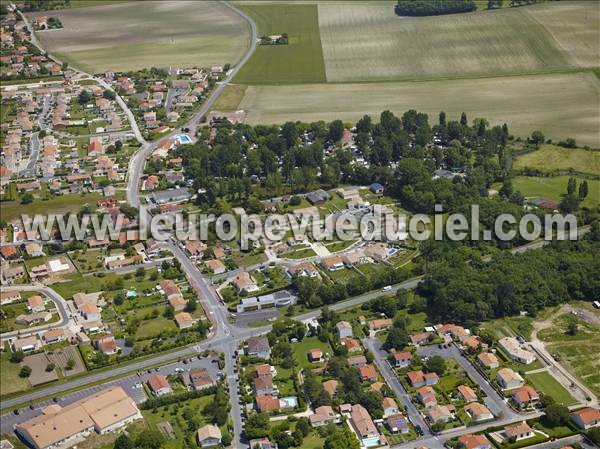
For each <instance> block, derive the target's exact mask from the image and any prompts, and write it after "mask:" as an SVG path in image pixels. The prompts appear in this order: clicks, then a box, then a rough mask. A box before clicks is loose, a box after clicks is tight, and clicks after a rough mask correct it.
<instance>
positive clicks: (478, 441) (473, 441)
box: [458, 434, 491, 449]
mask: <svg viewBox="0 0 600 449" xmlns="http://www.w3.org/2000/svg"><path fill="white" fill-rule="evenodd" d="M458 442H459V443H460V444H462V445H463V446H464V447H465V448H466V449H473V448H475V447H478V446H486V445H487V446H491V444H490V441H489V440H488V439H487V438H486V437H485V436H483V435H473V434H467V435H461V436H460V437H458Z"/></svg>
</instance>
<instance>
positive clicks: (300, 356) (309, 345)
mask: <svg viewBox="0 0 600 449" xmlns="http://www.w3.org/2000/svg"><path fill="white" fill-rule="evenodd" d="M292 348H293V350H294V356H295V357H296V361H297V362H298V364H299V365H300V366H301V367H303V368H310V367H314V366H315V364H314V363H311V362H309V361H308V356H307V353H308V351H310V350H311V349H320V350H321V351H323V354H325V353H329V355H333V350H332V349H331V346H329V343H326V342H322V341H321V340H319V339H318V338H317V337H309V338H305V339H303V340H302V341H301V342H298V343H294V344H293V345H292Z"/></svg>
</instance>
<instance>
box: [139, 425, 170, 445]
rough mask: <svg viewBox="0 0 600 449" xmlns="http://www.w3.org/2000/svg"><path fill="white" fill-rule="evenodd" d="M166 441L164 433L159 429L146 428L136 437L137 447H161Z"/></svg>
mask: <svg viewBox="0 0 600 449" xmlns="http://www.w3.org/2000/svg"><path fill="white" fill-rule="evenodd" d="M164 442H165V438H164V437H163V434H162V433H160V432H159V431H158V430H151V429H150V430H149V429H146V430H144V432H142V433H140V434H139V435H138V436H137V438H136V439H135V448H136V449H160V447H161V446H162V444H163V443H164Z"/></svg>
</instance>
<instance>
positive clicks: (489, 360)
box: [477, 352, 498, 366]
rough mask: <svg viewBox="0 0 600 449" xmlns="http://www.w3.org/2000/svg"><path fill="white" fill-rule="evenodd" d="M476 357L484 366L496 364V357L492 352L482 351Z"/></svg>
mask: <svg viewBox="0 0 600 449" xmlns="http://www.w3.org/2000/svg"><path fill="white" fill-rule="evenodd" d="M477 358H479V361H480V362H481V363H482V364H483V365H484V366H491V365H497V364H498V358H497V357H496V356H495V355H494V354H492V353H491V352H482V353H481V354H479V355H478V356H477Z"/></svg>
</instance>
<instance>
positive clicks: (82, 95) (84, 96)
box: [77, 89, 92, 105]
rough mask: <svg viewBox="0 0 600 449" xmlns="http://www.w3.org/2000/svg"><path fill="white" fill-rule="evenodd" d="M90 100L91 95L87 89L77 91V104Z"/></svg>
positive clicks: (86, 102)
mask: <svg viewBox="0 0 600 449" xmlns="http://www.w3.org/2000/svg"><path fill="white" fill-rule="evenodd" d="M91 100H92V95H91V94H90V93H89V92H88V91H87V90H85V89H84V90H82V91H81V92H79V96H78V97H77V101H79V104H81V105H84V104H88V103H89V102H90V101H91Z"/></svg>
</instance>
